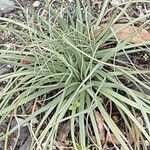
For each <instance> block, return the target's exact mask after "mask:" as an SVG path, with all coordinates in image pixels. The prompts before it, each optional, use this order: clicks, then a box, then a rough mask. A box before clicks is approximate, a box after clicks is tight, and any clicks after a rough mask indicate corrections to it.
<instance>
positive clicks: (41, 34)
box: [0, 0, 150, 150]
mask: <svg viewBox="0 0 150 150" xmlns="http://www.w3.org/2000/svg"><path fill="white" fill-rule="evenodd" d="M76 5H77V7H76V10H75V14H74V18H72V17H71V12H70V11H69V9H67V8H65V6H63V5H62V7H64V10H65V15H64V17H62V13H61V12H60V13H58V12H55V9H53V7H52V6H51V5H49V7H48V8H47V11H48V12H49V16H48V18H45V17H43V16H41V15H40V13H39V14H36V13H35V14H34V13H33V14H28V13H26V16H27V18H28V19H27V21H24V22H19V21H18V22H17V21H14V20H11V19H7V18H0V20H1V24H3V27H2V28H1V27H0V30H5V31H7V30H8V31H10V32H11V31H12V34H14V35H15V36H16V38H17V41H16V43H14V44H12V46H11V47H10V48H9V49H8V48H7V49H6V47H3V50H1V52H0V59H1V62H4V63H9V64H11V65H13V66H14V67H13V71H12V72H11V73H7V74H3V75H0V82H3V81H5V82H6V83H7V84H6V86H5V88H4V89H3V92H2V93H1V94H0V96H1V100H0V115H1V119H0V123H1V124H3V123H4V122H7V121H8V120H9V119H11V117H12V116H19V115H24V116H25V117H24V121H22V122H21V123H20V124H18V125H17V126H15V127H14V128H12V129H9V127H8V129H7V131H6V133H5V134H3V135H2V136H1V137H0V140H3V139H7V138H8V137H9V136H10V135H11V134H12V133H13V132H14V131H15V130H17V129H18V128H19V127H20V126H23V125H24V124H28V125H29V130H30V133H31V137H32V145H31V147H32V149H42V150H44V149H55V148H56V147H58V148H59V147H61V148H62V147H68V148H69V147H70V148H72V149H83V150H85V149H86V148H87V149H88V148H89V149H91V148H92V147H93V148H95V149H105V148H107V147H109V146H110V147H115V148H116V149H117V148H123V149H125V150H128V149H133V148H137V149H141V147H142V149H146V146H147V145H146V143H147V142H149V141H150V121H149V115H150V95H146V94H145V93H144V90H142V89H143V88H144V89H147V90H150V87H149V86H148V84H147V83H145V82H143V81H141V80H140V79H139V78H138V76H140V77H142V78H144V79H147V80H146V81H147V82H148V80H149V79H148V78H149V77H148V74H149V70H144V69H137V68H136V66H135V65H134V64H133V63H132V61H131V60H130V63H128V64H126V63H117V60H116V59H117V58H119V57H120V56H122V55H125V56H127V58H128V54H134V53H135V54H136V52H139V51H143V48H142V47H140V46H145V47H146V46H147V45H148V44H150V42H149V41H147V42H145V41H143V42H141V41H140V43H134V44H131V43H130V41H131V39H132V38H133V37H134V36H137V34H136V35H134V33H131V35H129V36H128V37H127V36H126V38H125V39H124V38H123V39H118V38H117V35H118V34H117V33H118V32H120V31H119V29H117V30H115V31H114V30H113V29H112V26H113V24H115V23H116V21H118V20H119V19H120V16H121V14H122V11H121V9H119V8H118V10H119V13H118V14H114V15H113V16H112V19H110V22H108V23H107V25H106V26H105V28H102V29H101V30H100V31H99V33H98V36H95V35H94V32H95V30H97V28H98V26H99V25H100V22H101V19H102V16H105V15H106V13H107V11H106V10H107V5H108V0H107V1H105V2H104V4H103V8H102V11H101V13H100V16H99V18H98V19H95V18H94V17H92V15H91V13H90V12H91V7H90V2H88V5H87V7H86V8H85V7H84V6H82V3H80V1H79V0H76ZM81 7H83V8H84V13H83V12H82V11H81V10H82V9H81ZM121 7H123V8H124V11H125V9H126V4H124V5H123V6H121ZM148 16H150V14H146V15H145V17H148ZM143 17H144V16H142V17H139V18H137V19H135V20H133V21H132V23H133V22H134V23H135V22H137V21H140V20H141V19H142V18H143ZM132 23H131V22H129V23H127V24H126V25H125V27H124V26H123V25H122V30H124V28H126V27H127V26H132ZM8 24H9V25H10V26H9V25H8ZM11 25H12V27H11ZM13 25H15V27H14V28H13ZM120 30H121V29H120ZM112 43H113V44H112ZM106 44H107V45H108V46H106ZM145 51H146V49H145ZM122 79H123V81H122ZM126 83H130V84H132V85H136V86H137V87H138V90H135V89H132V88H129V87H128V86H126ZM30 104H32V105H33V106H32V107H31V108H30V110H28V105H30ZM35 117H36V118H37V120H39V121H38V122H37V125H36V126H35V127H34V126H32V120H33V119H34V118H35ZM115 117H119V119H114V118H115ZM139 117H140V118H141V120H142V121H143V124H141V123H140V122H139V119H138V118H139ZM61 127H63V128H64V130H66V132H65V133H64V132H63V131H62V130H61ZM68 130H69V132H68ZM61 134H64V135H62V137H65V138H66V139H64V138H63V139H62V140H61V139H60V137H61ZM135 138H136V139H138V140H135ZM138 141H139V142H138ZM62 149H63V148H62Z"/></svg>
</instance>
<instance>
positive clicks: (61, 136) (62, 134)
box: [56, 122, 71, 150]
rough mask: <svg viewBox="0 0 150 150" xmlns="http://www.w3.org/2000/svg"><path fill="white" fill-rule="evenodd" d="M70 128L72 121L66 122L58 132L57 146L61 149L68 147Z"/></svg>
mask: <svg viewBox="0 0 150 150" xmlns="http://www.w3.org/2000/svg"><path fill="white" fill-rule="evenodd" d="M70 129H71V125H70V122H67V123H64V124H63V125H62V126H61V128H60V130H59V132H58V136H57V144H56V146H57V147H58V148H59V149H60V150H64V149H66V148H65V147H66V145H67V144H66V143H65V140H66V138H67V136H68V134H69V132H70Z"/></svg>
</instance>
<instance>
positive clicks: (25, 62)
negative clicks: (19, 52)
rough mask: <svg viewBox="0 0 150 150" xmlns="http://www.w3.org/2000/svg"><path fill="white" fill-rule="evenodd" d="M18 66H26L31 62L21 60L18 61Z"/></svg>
mask: <svg viewBox="0 0 150 150" xmlns="http://www.w3.org/2000/svg"><path fill="white" fill-rule="evenodd" d="M20 64H23V65H28V64H31V62H30V61H28V60H25V59H23V60H21V61H20Z"/></svg>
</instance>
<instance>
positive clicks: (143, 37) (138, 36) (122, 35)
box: [93, 24, 150, 44]
mask: <svg viewBox="0 0 150 150" xmlns="http://www.w3.org/2000/svg"><path fill="white" fill-rule="evenodd" d="M124 25H125V24H113V25H112V28H113V30H114V32H117V33H116V36H117V38H118V39H119V40H121V41H124V40H126V39H127V38H129V37H130V36H132V35H133V37H132V38H131V40H130V41H129V42H130V43H133V44H139V43H142V42H146V41H150V33H149V32H148V31H147V30H145V29H139V28H138V27H134V26H127V27H125V28H124V27H123V26H124ZM105 27H106V24H103V25H101V27H99V28H98V29H96V30H95V31H94V32H93V34H94V37H95V38H96V37H97V36H98V35H99V34H100V32H101V31H102V30H103V29H104V28H105ZM121 28H123V29H121ZM117 30H118V31H117Z"/></svg>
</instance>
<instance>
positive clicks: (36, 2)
mask: <svg viewBox="0 0 150 150" xmlns="http://www.w3.org/2000/svg"><path fill="white" fill-rule="evenodd" d="M40 4H41V3H40V1H35V2H34V3H33V4H32V5H33V7H39V6H40Z"/></svg>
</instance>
